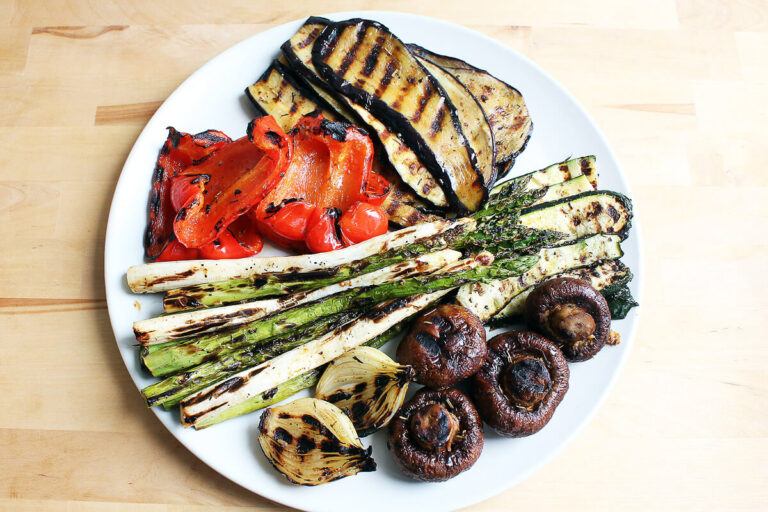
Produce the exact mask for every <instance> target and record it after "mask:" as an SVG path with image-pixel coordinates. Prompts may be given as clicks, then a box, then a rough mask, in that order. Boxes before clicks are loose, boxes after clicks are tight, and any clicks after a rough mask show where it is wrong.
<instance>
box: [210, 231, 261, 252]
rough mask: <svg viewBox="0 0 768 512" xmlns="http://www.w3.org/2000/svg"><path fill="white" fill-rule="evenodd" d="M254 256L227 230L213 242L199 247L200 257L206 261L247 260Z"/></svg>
mask: <svg viewBox="0 0 768 512" xmlns="http://www.w3.org/2000/svg"><path fill="white" fill-rule="evenodd" d="M254 254H256V253H255V252H254V251H251V250H249V249H247V248H246V247H243V246H242V245H241V244H240V242H238V241H237V240H236V239H235V237H234V236H232V233H230V232H229V230H228V229H225V230H224V231H222V232H221V234H220V235H219V237H218V238H217V239H216V240H214V241H213V242H211V243H209V244H205V245H204V246H202V247H200V256H201V257H202V258H205V259H208V260H228V259H236V258H247V257H248V256H253V255H254Z"/></svg>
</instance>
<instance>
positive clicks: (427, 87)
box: [411, 82, 434, 123]
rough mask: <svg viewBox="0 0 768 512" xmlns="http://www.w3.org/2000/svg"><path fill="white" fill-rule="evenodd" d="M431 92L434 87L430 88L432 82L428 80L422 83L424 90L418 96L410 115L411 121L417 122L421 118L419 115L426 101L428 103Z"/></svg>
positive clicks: (425, 106)
mask: <svg viewBox="0 0 768 512" xmlns="http://www.w3.org/2000/svg"><path fill="white" fill-rule="evenodd" d="M433 92H434V89H432V84H430V83H429V82H427V83H426V84H424V91H423V93H422V94H421V96H419V101H418V103H417V104H416V111H415V112H414V113H413V115H412V116H411V121H413V122H414V123H418V122H419V121H420V120H421V116H422V114H423V113H424V109H425V108H427V103H429V99H430V98H431V97H432V93H433Z"/></svg>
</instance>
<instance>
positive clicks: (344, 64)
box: [339, 29, 366, 76]
mask: <svg viewBox="0 0 768 512" xmlns="http://www.w3.org/2000/svg"><path fill="white" fill-rule="evenodd" d="M365 32H366V31H365V29H363V30H358V31H357V41H355V43H354V44H353V45H352V47H351V48H350V49H349V52H347V54H346V55H345V56H344V59H343V60H342V61H341V66H339V75H341V76H344V75H345V74H346V73H347V70H348V69H349V66H351V65H352V63H353V62H354V61H355V57H356V56H357V51H358V50H359V49H360V45H361V44H363V40H364V39H365Z"/></svg>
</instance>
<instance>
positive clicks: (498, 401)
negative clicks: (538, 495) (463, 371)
mask: <svg viewBox="0 0 768 512" xmlns="http://www.w3.org/2000/svg"><path fill="white" fill-rule="evenodd" d="M568 375H569V373H568V362H567V361H566V360H565V357H563V354H562V352H561V351H560V349H559V348H557V345H555V344H554V343H552V342H551V341H549V340H547V339H546V338H544V337H542V336H539V335H538V334H536V333H534V332H530V331H510V332H507V333H504V334H499V335H498V336H496V337H494V338H493V339H492V340H491V341H489V342H488V354H487V355H486V356H485V361H483V366H482V368H480V371H479V372H477V374H476V375H475V378H474V387H473V398H474V401H475V405H476V406H477V410H478V411H479V412H480V416H482V418H483V419H484V420H485V421H486V423H488V425H490V426H491V427H492V428H493V429H494V430H496V431H497V432H498V433H499V434H501V435H502V436H505V437H523V436H529V435H531V434H533V433H535V432H538V431H539V430H541V429H542V428H543V427H544V425H546V424H547V422H549V420H550V419H551V418H552V414H554V412H555V408H556V407H557V406H558V404H560V402H561V401H562V399H563V397H564V396H565V392H566V391H568Z"/></svg>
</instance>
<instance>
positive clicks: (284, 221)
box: [262, 201, 317, 241]
mask: <svg viewBox="0 0 768 512" xmlns="http://www.w3.org/2000/svg"><path fill="white" fill-rule="evenodd" d="M316 208H317V207H316V206H315V205H313V204H311V203H308V202H306V201H291V202H290V203H285V204H283V205H281V206H280V207H278V209H277V211H276V212H275V213H274V214H272V215H269V216H268V217H267V218H265V219H264V220H263V221H262V222H263V223H264V224H266V225H267V226H268V227H269V228H270V229H271V230H272V231H273V232H274V233H276V234H277V235H279V236H280V237H282V238H285V239H288V240H296V241H299V240H304V236H305V235H306V233H307V225H308V224H309V219H310V218H311V217H312V214H313V213H314V211H315V209H316ZM267 212H268V213H269V210H267Z"/></svg>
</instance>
